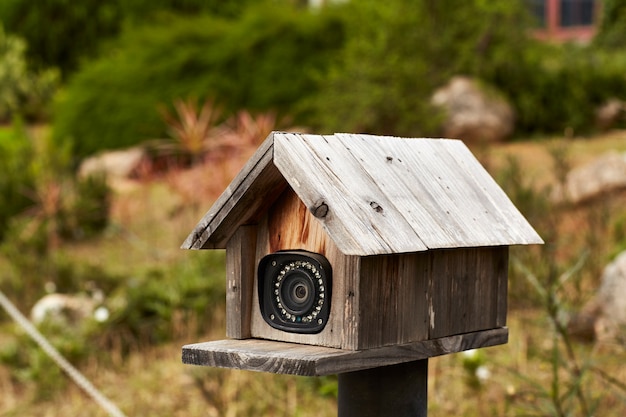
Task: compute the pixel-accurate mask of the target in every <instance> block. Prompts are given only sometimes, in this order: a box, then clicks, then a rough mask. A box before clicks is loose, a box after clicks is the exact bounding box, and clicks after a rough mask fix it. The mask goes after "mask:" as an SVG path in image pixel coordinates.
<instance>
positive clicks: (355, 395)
mask: <svg viewBox="0 0 626 417" xmlns="http://www.w3.org/2000/svg"><path fill="white" fill-rule="evenodd" d="M427 394H428V359H422V360H419V361H415V362H407V363H402V364H399V365H391V366H382V367H379V368H372V369H366V370H363V371H356V372H348V373H345V374H339V401H338V410H339V413H338V415H339V417H388V416H394V417H426V415H427V412H428V410H427V404H428V399H427Z"/></svg>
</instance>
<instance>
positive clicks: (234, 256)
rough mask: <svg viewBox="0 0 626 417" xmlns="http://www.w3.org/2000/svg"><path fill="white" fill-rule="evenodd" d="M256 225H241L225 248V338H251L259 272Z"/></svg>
mask: <svg viewBox="0 0 626 417" xmlns="http://www.w3.org/2000/svg"><path fill="white" fill-rule="evenodd" d="M256 234H257V228H256V226H255V225H249V226H240V227H239V228H238V229H237V231H236V232H235V234H234V235H233V236H232V237H231V238H230V239H229V240H228V243H227V245H226V337H230V338H233V339H247V338H249V337H251V332H250V315H251V314H252V313H251V311H252V300H253V299H254V298H255V297H254V294H253V292H252V290H253V288H254V282H253V281H254V273H255V269H256V263H255V260H256V258H255V255H256Z"/></svg>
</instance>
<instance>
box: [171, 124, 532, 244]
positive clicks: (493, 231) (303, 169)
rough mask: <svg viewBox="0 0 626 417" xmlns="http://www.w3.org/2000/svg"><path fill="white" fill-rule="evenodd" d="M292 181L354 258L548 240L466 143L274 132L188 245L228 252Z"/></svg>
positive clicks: (205, 218) (295, 188) (217, 203)
mask: <svg viewBox="0 0 626 417" xmlns="http://www.w3.org/2000/svg"><path fill="white" fill-rule="evenodd" d="M287 184H288V185H289V186H290V187H291V188H292V189H293V190H294V191H295V192H296V194H297V195H298V197H299V198H300V199H301V200H302V201H303V203H304V204H305V205H306V206H307V207H308V209H309V210H310V211H311V213H313V214H314V216H315V217H316V218H317V219H318V220H319V221H320V222H321V223H322V225H323V226H324V229H325V230H326V232H327V233H328V234H329V236H330V237H331V239H332V240H333V241H334V243H335V244H336V245H337V247H338V248H339V249H340V250H341V251H342V252H343V253H345V254H346V255H359V256H367V255H378V254H391V253H406V252H417V251H424V250H428V249H439V248H453V247H478V246H500V245H516V244H534V243H543V241H542V240H541V237H539V235H538V234H537V233H536V232H535V231H534V230H533V228H532V227H531V226H530V225H529V224H528V222H527V221H526V219H525V218H524V217H523V216H522V214H521V213H520V212H519V211H518V210H517V208H516V207H515V206H514V205H513V203H512V202H511V201H510V200H509V198H508V197H507V196H506V194H505V193H504V191H502V189H501V188H500V187H499V186H498V184H497V183H496V182H495V181H494V179H493V178H492V177H491V176H490V175H489V173H488V172H487V171H486V170H485V169H484V168H483V167H482V165H481V164H480V163H479V162H478V160H477V159H476V158H475V157H474V155H472V153H471V151H470V150H469V149H468V148H467V146H465V144H463V142H461V141H459V140H450V139H420V138H409V139H405V138H396V137H384V136H371V135H358V134H335V135H330V136H321V135H304V134H295V133H279V132H274V133H272V134H271V135H270V136H269V137H268V139H267V140H266V141H265V142H264V143H263V144H262V145H261V147H260V148H259V150H258V151H257V152H256V153H255V155H254V156H253V157H252V159H251V160H250V161H249V162H248V164H247V165H246V166H245V167H244V168H243V169H242V171H241V172H240V173H239V175H238V176H237V177H236V178H235V180H233V182H232V183H231V184H230V185H229V187H228V188H227V189H226V191H224V193H223V194H222V196H220V198H219V199H218V200H217V202H216V203H215V204H214V206H213V207H212V208H211V209H210V210H209V212H208V213H207V214H206V215H205V216H204V218H203V219H202V220H201V221H200V223H199V224H198V226H196V228H195V230H194V231H193V232H192V233H191V234H190V235H189V237H188V238H187V240H186V241H185V243H184V244H183V248H190V249H204V248H223V247H225V245H226V241H227V240H228V238H229V237H230V235H232V234H233V233H234V231H235V230H236V228H237V227H238V226H240V225H242V224H246V223H250V222H254V220H255V219H256V218H257V217H258V215H259V214H261V213H260V212H261V211H263V210H267V208H268V207H269V205H270V204H271V202H272V201H273V200H272V197H271V195H278V191H282V189H284V187H285V186H287Z"/></svg>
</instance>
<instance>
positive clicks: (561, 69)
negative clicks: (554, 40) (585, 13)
mask: <svg viewBox="0 0 626 417" xmlns="http://www.w3.org/2000/svg"><path fill="white" fill-rule="evenodd" d="M624 74H626V53H607V52H604V51H599V50H595V49H592V48H590V47H588V46H579V45H562V46H555V45H547V44H539V43H536V44H532V45H530V46H529V47H528V48H525V49H522V50H520V51H518V53H517V54H515V55H512V56H511V57H510V59H509V60H506V61H501V62H499V63H498V64H497V65H494V66H493V67H492V68H491V69H490V71H489V72H488V73H485V75H484V76H485V78H486V79H487V80H488V81H489V82H491V83H492V84H494V85H496V86H497V87H498V88H499V89H500V90H501V91H502V92H503V93H504V94H506V95H507V97H508V99H509V100H510V101H511V102H512V103H513V105H514V107H515V109H516V113H517V121H516V123H517V129H518V134H534V133H555V132H556V133H559V134H562V133H563V132H564V131H565V130H571V131H572V132H576V133H585V132H589V131H590V130H593V128H594V123H595V111H596V109H597V108H598V107H599V106H600V105H602V104H604V103H605V102H606V101H607V100H609V99H611V98H621V99H626V77H625V75H624Z"/></svg>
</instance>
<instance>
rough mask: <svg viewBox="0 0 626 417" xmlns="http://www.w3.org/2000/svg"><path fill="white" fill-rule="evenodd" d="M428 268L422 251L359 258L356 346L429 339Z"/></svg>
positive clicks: (427, 257) (364, 347) (426, 257)
mask: <svg viewBox="0 0 626 417" xmlns="http://www.w3.org/2000/svg"><path fill="white" fill-rule="evenodd" d="M429 268H430V262H429V256H428V255H427V253H425V252H419V253H412V254H399V255H379V256H367V257H364V258H362V259H361V268H360V272H361V274H360V284H359V293H358V298H359V302H360V307H361V308H360V315H359V317H360V318H359V323H360V324H359V325H360V329H359V336H360V337H359V344H358V347H357V349H359V350H360V349H369V348H373V347H379V346H386V345H397V344H404V343H407V342H414V341H420V340H426V339H428V283H429V279H428V278H429Z"/></svg>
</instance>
